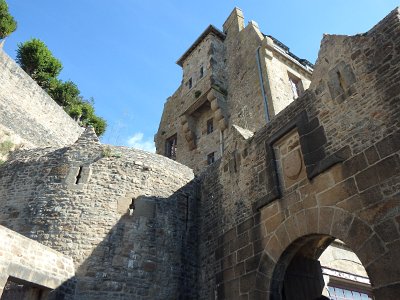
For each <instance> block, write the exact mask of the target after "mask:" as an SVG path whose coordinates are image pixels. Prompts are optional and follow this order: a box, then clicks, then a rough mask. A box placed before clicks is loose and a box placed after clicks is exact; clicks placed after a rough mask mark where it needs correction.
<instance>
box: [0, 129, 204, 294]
mask: <svg viewBox="0 0 400 300" xmlns="http://www.w3.org/2000/svg"><path fill="white" fill-rule="evenodd" d="M192 179H193V172H192V171H191V170H190V169H189V168H187V167H185V166H183V165H180V164H178V163H176V162H174V161H172V160H169V159H167V158H165V157H162V156H159V155H155V154H150V153H146V152H143V151H140V150H134V149H129V148H126V147H112V146H107V145H101V144H100V143H99V142H98V140H97V137H96V136H95V134H94V132H93V130H92V129H88V130H87V131H86V132H85V133H84V134H83V135H82V136H81V137H80V138H79V139H78V141H77V142H76V143H75V144H73V145H72V146H70V147H66V148H61V149H51V148H46V149H43V150H39V149H35V150H26V151H17V152H15V153H14V154H13V156H12V157H11V160H10V161H9V162H7V163H6V164H4V165H2V166H1V171H0V199H1V207H2V208H1V211H0V222H1V224H2V225H4V226H6V227H8V228H10V229H13V230H15V231H17V232H19V233H21V234H23V235H25V236H26V237H29V238H31V239H34V240H36V241H39V242H40V243H43V244H44V245H46V246H49V247H51V248H53V249H55V250H57V251H59V252H61V253H64V254H65V255H68V256H70V257H72V258H73V259H74V265H75V270H76V276H75V277H74V278H73V279H71V280H70V281H69V282H68V284H76V289H75V295H74V296H73V297H72V294H71V290H68V288H64V287H61V288H60V289H58V292H59V293H60V294H63V293H66V294H67V296H66V297H67V298H66V299H85V300H86V299H115V298H119V299H131V298H135V299H170V298H174V297H175V296H176V295H181V296H182V297H192V295H193V294H194V293H196V291H197V289H196V288H195V286H196V270H197V263H196V258H197V256H196V251H197V246H196V245H197V237H196V236H197V235H196V233H197V229H196V226H197V225H196V224H197V209H196V206H197V196H196V189H197V187H196V186H197V185H196V182H193V183H190V184H189V182H190V181H191V180H192Z"/></svg>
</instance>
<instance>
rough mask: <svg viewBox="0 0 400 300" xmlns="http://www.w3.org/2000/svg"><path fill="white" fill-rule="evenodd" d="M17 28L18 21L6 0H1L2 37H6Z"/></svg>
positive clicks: (0, 36)
mask: <svg viewBox="0 0 400 300" xmlns="http://www.w3.org/2000/svg"><path fill="white" fill-rule="evenodd" d="M16 29H17V22H16V21H15V20H14V18H13V16H12V15H10V13H9V11H8V5H7V3H6V1H5V0H0V39H4V38H6V37H7V36H9V35H10V34H11V33H13V32H14V31H15V30H16Z"/></svg>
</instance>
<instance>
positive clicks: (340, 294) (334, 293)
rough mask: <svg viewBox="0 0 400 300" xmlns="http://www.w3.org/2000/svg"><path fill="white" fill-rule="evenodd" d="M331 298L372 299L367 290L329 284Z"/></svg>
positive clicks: (343, 299)
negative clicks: (362, 290)
mask: <svg viewBox="0 0 400 300" xmlns="http://www.w3.org/2000/svg"><path fill="white" fill-rule="evenodd" d="M328 292H329V299H332V300H371V299H372V298H371V297H370V296H369V295H368V293H367V292H361V291H356V290H351V289H343V288H338V287H333V286H328Z"/></svg>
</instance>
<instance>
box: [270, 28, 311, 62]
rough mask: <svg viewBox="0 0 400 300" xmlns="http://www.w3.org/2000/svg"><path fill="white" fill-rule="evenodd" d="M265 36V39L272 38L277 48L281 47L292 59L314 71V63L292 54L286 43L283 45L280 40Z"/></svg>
mask: <svg viewBox="0 0 400 300" xmlns="http://www.w3.org/2000/svg"><path fill="white" fill-rule="evenodd" d="M263 35H264V37H269V38H271V39H272V40H273V41H274V43H275V44H276V45H277V46H279V47H280V48H281V49H282V50H283V51H284V52H286V54H287V55H289V56H290V57H291V58H293V59H295V60H297V61H298V62H299V63H300V64H301V65H303V66H304V67H307V66H308V67H310V68H311V69H314V65H313V64H312V63H310V62H309V61H308V60H307V59H304V58H300V57H298V56H296V55H294V54H293V53H292V52H290V51H289V47H288V46H286V45H285V44H284V43H282V42H281V41H280V40H278V39H277V38H274V37H273V36H272V35H265V34H263Z"/></svg>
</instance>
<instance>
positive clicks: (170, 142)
mask: <svg viewBox="0 0 400 300" xmlns="http://www.w3.org/2000/svg"><path fill="white" fill-rule="evenodd" d="M177 141H178V138H177V135H176V134H174V135H173V136H171V137H169V138H168V139H167V140H166V141H165V156H166V157H169V158H171V159H173V160H175V159H176V145H177Z"/></svg>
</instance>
